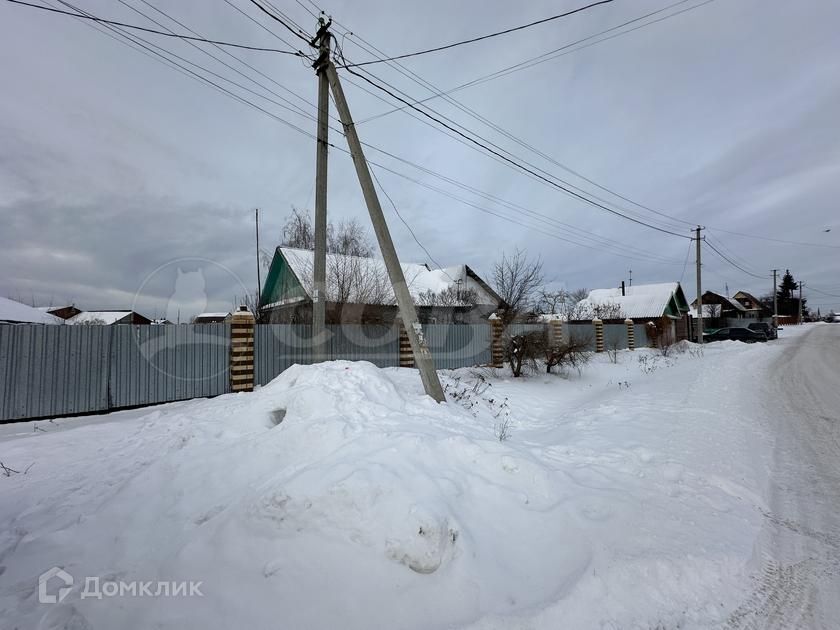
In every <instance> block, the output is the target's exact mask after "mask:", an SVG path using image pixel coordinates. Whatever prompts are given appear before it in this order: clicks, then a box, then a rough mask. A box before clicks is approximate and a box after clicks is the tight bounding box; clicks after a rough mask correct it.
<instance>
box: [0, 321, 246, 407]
mask: <svg viewBox="0 0 840 630" xmlns="http://www.w3.org/2000/svg"><path fill="white" fill-rule="evenodd" d="M229 338H230V334H229V326H228V325H227V324H197V325H184V326H123V325H117V326H26V325H23V326H0V420H15V419H21V418H39V417H45V416H62V415H72V414H76V413H92V412H97V411H107V410H109V409H119V408H122V407H132V406H136V405H147V404H153V403H160V402H168V401H174V400H186V399H189V398H196V397H200V396H216V395H218V394H224V393H226V392H228V391H230V386H229V382H230V378H229V372H228V354H229V341H228V339H229Z"/></svg>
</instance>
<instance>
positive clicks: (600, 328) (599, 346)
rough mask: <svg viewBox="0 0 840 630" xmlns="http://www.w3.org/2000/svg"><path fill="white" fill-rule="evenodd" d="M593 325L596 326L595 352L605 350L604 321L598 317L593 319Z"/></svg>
mask: <svg viewBox="0 0 840 630" xmlns="http://www.w3.org/2000/svg"><path fill="white" fill-rule="evenodd" d="M592 325H593V326H595V352H603V351H604V322H603V321H601V320H600V319H598V318H597V317H596V318H595V319H593V320H592Z"/></svg>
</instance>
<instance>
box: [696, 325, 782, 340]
mask: <svg viewBox="0 0 840 630" xmlns="http://www.w3.org/2000/svg"><path fill="white" fill-rule="evenodd" d="M726 340H730V341H743V342H744V343H755V342H757V341H767V335H765V334H764V333H763V332H759V331H755V330H750V329H749V328H718V329H717V330H713V331H710V332H704V333H703V341H705V342H709V341H726Z"/></svg>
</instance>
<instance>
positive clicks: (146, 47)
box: [59, 0, 315, 138]
mask: <svg viewBox="0 0 840 630" xmlns="http://www.w3.org/2000/svg"><path fill="white" fill-rule="evenodd" d="M59 2H61V3H62V4H64V5H65V6H68V7H70V8H71V9H74V10H75V11H78V12H79V14H80V17H85V15H88V14H87V13H86V12H85V11H83V10H82V9H80V8H79V7H76V6H74V5H72V4H70V3H69V2H66V0H59ZM104 27H105V28H106V29H108V30H110V31H113V32H114V33H116V34H117V35H119V36H120V37H122V38H123V39H117V40H116V41H118V42H120V43H122V44H124V45H126V46H129V47H132V48H134V47H136V46H139V47H140V48H141V49H143V50H141V51H139V52H143V51H147V52H144V54H146V55H151V56H152V58H153V59H155V61H157V62H158V63H163V64H164V65H166V66H167V67H169V68H170V69H174V70H176V71H177V72H180V73H181V74H184V75H185V76H188V77H190V78H191V79H193V80H195V81H199V82H200V83H204V84H206V85H209V86H210V87H212V88H213V89H215V90H216V91H218V92H221V93H222V94H224V95H225V96H227V97H229V98H232V99H234V100H235V101H238V102H240V103H242V104H244V105H247V106H249V107H252V108H254V109H256V110H258V111H260V112H262V113H263V114H265V115H267V116H269V117H271V118H273V119H274V120H276V121H277V122H279V123H281V124H283V125H285V126H287V127H289V128H291V129H293V130H295V131H297V132H298V133H301V134H303V135H305V136H307V137H309V138H315V136H314V135H313V134H311V133H310V132H308V131H306V130H304V129H301V128H300V127H298V126H297V125H295V124H294V123H290V122H289V121H287V120H285V119H284V118H280V117H279V116H277V115H276V114H274V113H272V112H270V111H268V110H267V109H265V108H263V107H261V106H260V105H257V104H256V103H253V102H252V101H249V100H248V99H246V98H244V97H242V96H240V95H239V94H236V93H235V92H231V91H230V90H228V89H227V88H225V87H223V86H221V85H219V84H218V83H216V82H215V81H212V80H211V79H208V78H207V77H206V76H204V75H201V74H199V73H197V72H195V71H193V70H190V69H189V68H187V67H186V66H184V65H182V64H181V63H178V61H174V60H173V59H171V58H169V57H167V56H166V55H167V54H168V55H171V56H172V57H175V58H176V59H180V60H181V61H184V62H186V63H189V64H190V65H193V66H195V67H197V68H199V69H201V70H204V71H205V72H208V73H210V74H213V75H214V76H217V77H220V78H222V79H224V80H226V81H228V82H230V83H233V84H234V85H237V86H238V87H241V86H239V84H238V83H236V82H235V81H231V80H230V79H226V78H225V77H221V75H217V74H216V73H213V72H212V71H210V70H208V69H207V68H204V67H203V66H201V65H199V64H196V63H193V62H191V61H189V60H187V59H184V58H183V57H180V56H179V55H177V54H175V53H173V52H172V51H170V50H167V49H165V48H161V47H160V46H157V45H155V44H152V43H151V42H149V41H148V40H145V39H143V38H142V37H139V36H137V35H133V34H131V33H129V32H127V31H124V30H122V29H121V28H120V27H117V26H113V25H108V24H105V25H104ZM104 34H105V35H108V36H109V37H112V38H113V36H111V35H109V34H108V33H104ZM154 49H157V50H154ZM159 51H162V52H159ZM244 89H247V88H244ZM257 95H258V96H260V95H259V94H257ZM262 98H266V97H264V96H263V97H262ZM266 100H269V101H270V102H272V103H274V104H275V105H280V104H279V103H276V102H274V101H272V100H271V99H267V98H266ZM280 106H281V107H285V106H283V105H280ZM286 109H289V108H286Z"/></svg>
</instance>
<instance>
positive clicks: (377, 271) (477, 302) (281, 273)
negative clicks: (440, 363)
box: [259, 247, 504, 325]
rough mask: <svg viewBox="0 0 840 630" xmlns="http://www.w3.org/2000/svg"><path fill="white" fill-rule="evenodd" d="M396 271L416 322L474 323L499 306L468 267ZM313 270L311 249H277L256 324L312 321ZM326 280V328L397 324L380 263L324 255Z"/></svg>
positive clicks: (417, 266)
mask: <svg viewBox="0 0 840 630" xmlns="http://www.w3.org/2000/svg"><path fill="white" fill-rule="evenodd" d="M401 266H402V270H403V274H404V275H405V280H406V284H407V285H408V290H409V292H410V293H411V296H412V298H413V299H414V303H415V306H416V308H417V316H418V318H419V320H420V322H421V323H424V324H434V323H438V324H446V323H476V322H479V321H484V320H486V319H487V317H489V315H490V314H491V313H493V312H494V311H495V310H497V309H498V308H500V306H503V305H504V302H503V300H502V299H501V298H500V297H499V296H498V295H497V294H496V292H495V291H493V289H492V288H490V286H489V285H488V284H487V283H486V282H485V281H484V280H482V279H481V277H479V276H478V274H476V273H475V272H474V271H473V270H472V269H471V268H470V267H469V266H468V265H456V266H453V267H446V268H444V269H431V268H429V267H428V265H425V264H419V263H402V264H401ZM313 267H314V252H312V251H310V250H303V249H294V248H290V247H278V248H277V249H276V251H275V253H274V258H273V260H272V261H271V267H270V268H269V271H268V276H267V277H266V280H265V286H264V287H263V291H262V294H261V296H260V307H259V311H260V321H262V322H269V323H306V324H308V323H310V322H311V321H312V294H313ZM326 278H327V289H326V293H327V296H326V297H327V300H326V321H327V323H333V324H336V323H342V324H387V325H390V324H392V323H393V322H394V320H395V319H396V317H397V314H398V309H397V305H396V299H395V297H394V292H393V289H392V287H391V282H390V280H389V277H388V273H387V270H386V268H385V264H384V262H383V261H382V260H381V259H378V258H364V257H360V256H346V255H343V254H327V271H326Z"/></svg>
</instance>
